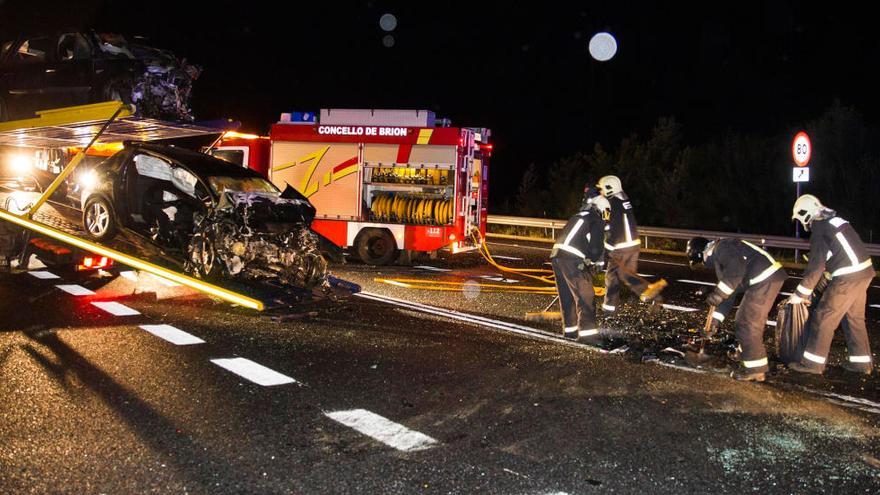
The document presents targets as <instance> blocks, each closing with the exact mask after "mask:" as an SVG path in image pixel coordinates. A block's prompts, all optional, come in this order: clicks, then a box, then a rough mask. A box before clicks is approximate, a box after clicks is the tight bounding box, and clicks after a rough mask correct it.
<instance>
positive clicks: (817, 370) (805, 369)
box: [788, 362, 825, 375]
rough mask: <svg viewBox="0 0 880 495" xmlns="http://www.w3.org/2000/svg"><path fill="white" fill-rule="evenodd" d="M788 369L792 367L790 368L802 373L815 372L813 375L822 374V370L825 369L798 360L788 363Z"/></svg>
mask: <svg viewBox="0 0 880 495" xmlns="http://www.w3.org/2000/svg"><path fill="white" fill-rule="evenodd" d="M788 369H790V370H794V371H797V372H800V373H810V374H813V375H821V374H822V372H824V371H825V369H824V368H814V367H812V366H808V365H806V364H803V363H797V362H795V363H788Z"/></svg>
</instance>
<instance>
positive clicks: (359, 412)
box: [324, 409, 438, 452]
mask: <svg viewBox="0 0 880 495" xmlns="http://www.w3.org/2000/svg"><path fill="white" fill-rule="evenodd" d="M324 414H325V415H326V416H327V417H328V418H330V419H332V420H334V421H337V422H339V423H342V424H343V425H345V426H348V427H349V428H353V429H354V430H356V431H358V432H360V433H363V434H364V435H367V436H368V437H371V438H373V439H375V440H378V441H380V442H382V443H384V444H385V445H387V446H389V447H394V448H395V449H397V450H400V451H402V452H415V451H418V450H425V449H430V448H431V447H433V446H435V445H437V443H438V442H437V440H434V439H433V438H431V437H429V436H428V435H425V434H423V433H419V432H417V431H413V430H410V429H409V428H407V427H405V426H403V425H401V424H397V423H395V422H394V421H391V420H389V419H386V418H384V417H382V416H379V415H378V414H375V413H372V412H370V411H367V410H366V409H352V410H350V411H336V412H328V413H324Z"/></svg>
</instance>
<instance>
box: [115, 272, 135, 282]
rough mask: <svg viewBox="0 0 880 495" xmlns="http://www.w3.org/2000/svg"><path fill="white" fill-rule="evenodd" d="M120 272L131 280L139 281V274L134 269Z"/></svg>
mask: <svg viewBox="0 0 880 495" xmlns="http://www.w3.org/2000/svg"><path fill="white" fill-rule="evenodd" d="M119 274H120V275H122V276H123V277H124V278H126V279H128V280H131V281H132V282H137V281H138V274H137V272H136V271H134V270H127V271H124V272H120V273H119Z"/></svg>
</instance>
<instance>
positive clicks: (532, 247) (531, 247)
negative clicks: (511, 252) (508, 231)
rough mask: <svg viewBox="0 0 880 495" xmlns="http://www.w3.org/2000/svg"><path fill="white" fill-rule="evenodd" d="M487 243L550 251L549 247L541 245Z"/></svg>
mask: <svg viewBox="0 0 880 495" xmlns="http://www.w3.org/2000/svg"><path fill="white" fill-rule="evenodd" d="M489 244H494V245H496V246H507V247H515V248H521V249H538V250H541V251H552V249H550V248H545V247H541V246H520V245H519V244H504V243H501V242H490V243H489Z"/></svg>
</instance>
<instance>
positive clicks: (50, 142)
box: [0, 102, 265, 311]
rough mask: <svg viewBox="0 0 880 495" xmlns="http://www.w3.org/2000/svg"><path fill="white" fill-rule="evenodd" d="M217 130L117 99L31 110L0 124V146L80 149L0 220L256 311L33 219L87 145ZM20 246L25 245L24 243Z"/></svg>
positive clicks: (259, 305) (0, 212) (253, 302)
mask: <svg viewBox="0 0 880 495" xmlns="http://www.w3.org/2000/svg"><path fill="white" fill-rule="evenodd" d="M219 132H220V131H218V130H216V129H210V128H204V127H200V126H196V125H192V124H183V123H171V122H164V121H159V120H154V119H146V118H141V117H135V116H134V114H133V111H132V108H131V107H130V106H128V105H125V104H123V103H121V102H106V103H95V104H92V105H82V106H77V107H68V108H60V109H54V110H44V111H40V112H37V114H36V117H34V118H32V119H26V120H18V121H12V122H0V145H4V146H11V147H23V148H63V147H65V148H66V147H69V148H80V149H79V151H78V153H77V154H76V155H75V156H74V157H73V158H72V159H71V160H70V162H68V164H67V165H66V166H65V167H64V168H63V169H62V170H61V173H60V174H58V176H57V177H55V179H54V180H53V182H52V183H51V184H50V185H49V186H48V187H47V188H45V190H43V192H42V193H41V194H39V197H37V198H36V200H34V201H33V202H32V203H30V204H28V205H25V206H23V207H21V209H20V210H19V211H15V212H13V211H10V210H7V209H3V208H2V207H0V220H2V221H3V222H8V223H10V224H13V225H15V226H18V227H21V228H24V229H27V230H28V231H29V233H31V234H33V235H38V236H41V237H46V238H50V239H53V240H55V241H59V242H61V243H64V244H66V245H69V246H72V247H74V248H77V249H81V250H84V251H87V252H90V253H93V254H95V255H98V256H102V257H107V258H109V259H112V260H114V261H115V262H117V263H119V264H122V265H126V266H129V267H131V268H133V269H135V270H140V271H143V272H147V273H149V274H152V275H155V276H157V277H160V278H162V279H165V280H169V281H171V282H175V283H178V284H181V285H184V286H186V287H189V288H191V289H194V290H196V291H199V292H202V293H205V294H208V295H211V296H214V297H217V298H220V299H222V300H224V301H227V302H230V303H233V304H238V305H241V306H243V307H246V308H251V309H255V310H257V311H262V310H263V309H265V303H264V302H263V301H262V300H259V299H257V298H254V297H251V296H249V295H246V294H241V293H239V292H236V291H233V290H230V289H227V288H224V287H220V286H218V285H215V284H211V283H208V282H205V281H203V280H199V279H196V278H193V277H190V276H188V275H185V274H183V273H179V272H177V271H174V270H171V269H169V268H166V267H163V266H160V265H158V264H156V263H153V262H151V261H149V260H146V259H141V258H139V257H137V256H133V255H130V254H126V253H123V252H121V251H119V250H117V249H112V248H110V247H107V246H104V245H102V244H98V243H96V242H93V241H91V240H90V239H88V238H86V237H85V236H83V235H81V233H79V232H77V231H75V230H72V229H63V228H58V226H52V225H48V224H47V223H46V222H41V221H38V220H37V219H36V217H37V213H38V211H39V210H40V208H41V207H43V206H44V205H46V202H47V201H48V200H49V198H50V197H51V196H52V194H53V193H54V192H55V191H56V190H57V189H58V187H59V186H61V184H63V183H64V181H65V179H67V177H69V176H70V174H71V173H72V172H73V171H74V169H76V167H77V165H79V164H80V162H82V160H83V159H84V158H85V156H86V154H87V152H88V151H89V149H90V148H91V147H93V146H95V145H97V144H99V143H116V142H121V141H126V140H138V141H149V140H159V139H171V138H180V137H190V136H198V135H205V134H209V133H214V134H217V133H219ZM24 249H25V250H26V249H28V248H27V246H25V247H24Z"/></svg>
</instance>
